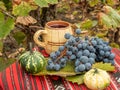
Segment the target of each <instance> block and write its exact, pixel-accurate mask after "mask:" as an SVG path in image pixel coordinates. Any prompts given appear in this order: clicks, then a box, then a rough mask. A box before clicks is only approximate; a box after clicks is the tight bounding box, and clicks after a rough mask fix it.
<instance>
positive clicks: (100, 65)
mask: <svg viewBox="0 0 120 90" xmlns="http://www.w3.org/2000/svg"><path fill="white" fill-rule="evenodd" d="M92 68H99V69H103V70H105V71H114V70H115V66H113V65H111V63H103V62H100V63H95V64H93V65H92Z"/></svg>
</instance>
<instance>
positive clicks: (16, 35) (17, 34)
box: [13, 31, 26, 44]
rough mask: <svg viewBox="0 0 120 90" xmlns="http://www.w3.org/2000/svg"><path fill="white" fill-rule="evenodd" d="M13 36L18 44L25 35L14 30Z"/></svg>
mask: <svg viewBox="0 0 120 90" xmlns="http://www.w3.org/2000/svg"><path fill="white" fill-rule="evenodd" d="M13 37H14V38H15V40H16V41H17V43H18V44H21V43H22V42H23V41H24V39H25V37H26V35H25V34H24V33H23V32H21V31H17V32H15V34H14V35H13Z"/></svg>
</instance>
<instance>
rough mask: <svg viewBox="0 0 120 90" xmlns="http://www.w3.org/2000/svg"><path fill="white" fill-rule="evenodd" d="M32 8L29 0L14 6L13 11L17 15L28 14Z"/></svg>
mask: <svg viewBox="0 0 120 90" xmlns="http://www.w3.org/2000/svg"><path fill="white" fill-rule="evenodd" d="M32 9H33V8H32V6H30V5H29V4H28V3H27V2H21V4H19V5H15V6H13V11H12V13H13V14H14V15H16V16H17V15H18V16H27V15H28V14H29V12H30V11H31V10H32Z"/></svg>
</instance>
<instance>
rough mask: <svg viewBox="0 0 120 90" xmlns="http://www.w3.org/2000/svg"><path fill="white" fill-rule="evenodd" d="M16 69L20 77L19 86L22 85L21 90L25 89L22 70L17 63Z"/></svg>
mask: <svg viewBox="0 0 120 90" xmlns="http://www.w3.org/2000/svg"><path fill="white" fill-rule="evenodd" d="M16 69H17V71H18V73H19V75H20V81H19V82H21V84H22V90H24V89H25V87H24V83H23V77H22V68H21V67H20V64H19V63H18V62H17V63H16Z"/></svg>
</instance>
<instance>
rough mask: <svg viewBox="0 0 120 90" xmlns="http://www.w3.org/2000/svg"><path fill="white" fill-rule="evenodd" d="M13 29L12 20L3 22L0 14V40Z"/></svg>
mask: <svg viewBox="0 0 120 90" xmlns="http://www.w3.org/2000/svg"><path fill="white" fill-rule="evenodd" d="M13 28H14V19H12V18H7V19H6V20H4V15H3V14H2V13H0V39H2V38H5V37H6V36H7V35H8V34H9V33H10V31H11V30H12V29H13Z"/></svg>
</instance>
